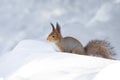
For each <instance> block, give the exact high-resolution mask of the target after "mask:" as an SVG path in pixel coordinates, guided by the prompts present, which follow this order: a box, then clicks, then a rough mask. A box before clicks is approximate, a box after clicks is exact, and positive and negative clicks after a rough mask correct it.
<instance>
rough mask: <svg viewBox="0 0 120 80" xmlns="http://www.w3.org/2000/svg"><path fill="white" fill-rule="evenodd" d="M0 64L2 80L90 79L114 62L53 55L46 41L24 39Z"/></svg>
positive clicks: (83, 56)
mask: <svg viewBox="0 0 120 80" xmlns="http://www.w3.org/2000/svg"><path fill="white" fill-rule="evenodd" d="M0 62H1V63H0V71H1V72H0V77H1V78H0V79H2V80H92V79H93V78H94V77H95V76H96V75H97V74H98V73H99V72H100V71H101V70H102V69H104V68H105V67H107V66H109V65H111V64H114V63H117V62H118V61H114V60H109V59H103V58H97V57H92V56H85V55H76V54H70V53H63V52H55V51H54V49H53V48H52V47H51V45H49V44H48V43H46V42H42V41H34V40H24V41H22V42H20V43H19V44H18V45H17V46H16V47H15V49H14V50H13V51H12V52H10V53H8V54H6V55H4V56H2V57H1V59H0ZM2 73H4V74H2ZM96 80H97V79H96Z"/></svg>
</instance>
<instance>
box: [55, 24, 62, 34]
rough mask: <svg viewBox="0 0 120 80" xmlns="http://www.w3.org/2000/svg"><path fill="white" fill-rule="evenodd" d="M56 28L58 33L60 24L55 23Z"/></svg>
mask: <svg viewBox="0 0 120 80" xmlns="http://www.w3.org/2000/svg"><path fill="white" fill-rule="evenodd" d="M56 30H57V31H58V32H59V33H60V32H61V31H60V25H59V24H58V23H56Z"/></svg>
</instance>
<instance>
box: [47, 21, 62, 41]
mask: <svg viewBox="0 0 120 80" xmlns="http://www.w3.org/2000/svg"><path fill="white" fill-rule="evenodd" d="M50 24H51V26H52V32H51V33H50V34H49V35H48V37H47V40H48V41H49V42H53V43H56V42H58V41H60V40H61V39H62V35H61V31H60V25H59V24H58V23H56V28H55V27H54V25H53V24H52V23H50Z"/></svg>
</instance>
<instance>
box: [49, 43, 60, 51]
mask: <svg viewBox="0 0 120 80" xmlns="http://www.w3.org/2000/svg"><path fill="white" fill-rule="evenodd" d="M50 44H51V45H52V47H53V48H54V49H55V50H56V51H58V52H60V51H61V50H60V49H59V48H58V46H57V45H56V44H55V43H50Z"/></svg>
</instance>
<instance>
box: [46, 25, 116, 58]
mask: <svg viewBox="0 0 120 80" xmlns="http://www.w3.org/2000/svg"><path fill="white" fill-rule="evenodd" d="M50 24H51V26H52V32H51V33H50V34H49V35H48V37H47V40H48V41H49V42H51V43H53V44H54V45H55V47H56V50H58V51H61V52H68V53H74V54H81V55H93V56H100V57H103V58H107V59H112V55H113V54H114V52H113V47H111V46H110V43H109V42H107V41H105V40H91V41H90V42H89V43H88V44H87V45H86V46H85V47H83V45H82V44H81V42H80V41H78V40H77V39H75V38H74V37H63V36H62V34H61V27H60V25H59V24H58V23H56V28H55V27H54V25H53V24H52V23H50Z"/></svg>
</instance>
